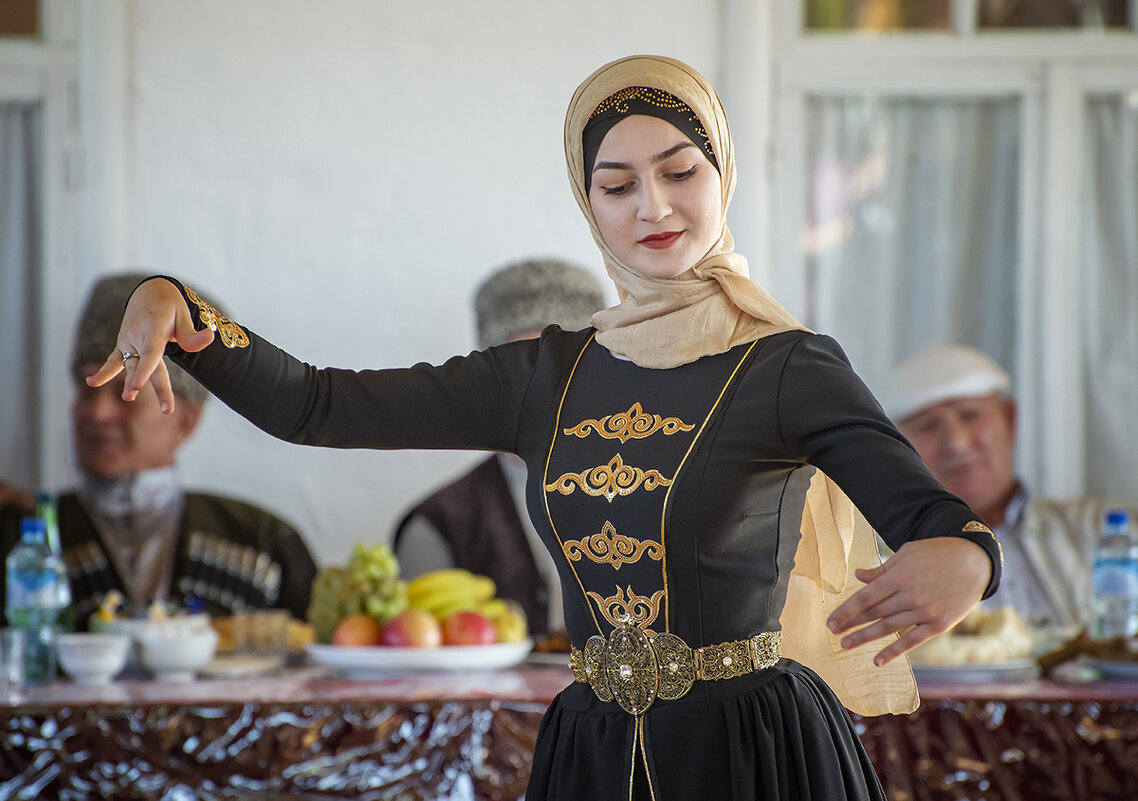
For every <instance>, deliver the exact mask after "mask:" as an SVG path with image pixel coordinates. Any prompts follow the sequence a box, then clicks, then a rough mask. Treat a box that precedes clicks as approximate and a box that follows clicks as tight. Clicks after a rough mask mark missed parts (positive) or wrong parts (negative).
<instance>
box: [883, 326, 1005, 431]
mask: <svg viewBox="0 0 1138 801" xmlns="http://www.w3.org/2000/svg"><path fill="white" fill-rule="evenodd" d="M1011 386H1012V382H1011V378H1010V377H1009V376H1008V373H1007V371H1006V370H1004V369H1003V368H1002V367H1000V365H998V364H996V363H995V362H994V361H992V360H991V359H990V358H988V357H987V356H985V355H984V354H983V353H981V352H980V351H978V350H976V349H975V348H969V347H965V346H963V345H930V346H928V347H927V348H925V349H924V350H922V351H920V352H918V353H916V354H914V355H913V356H910V357H909V358H908V359H906V360H905V361H903V362H901V363H900V364H898V365H897V366H896V367H894V368H893V372H892V373H891V374H890V376H889V384H888V386H887V388H886V391H885V395H884V399H883V401H882V405H883V406H884V407H885V413H886V414H888V415H889V416H890V417H891V418H892V419H893V420H894V421H895V422H897V421H901V420H904V419H905V418H906V417H909V416H911V415H914V414H916V413H917V412H919V411H921V410H922V409H925V408H927V407H929V406H932V405H934V404H937V403H943V402H944V401H948V400H955V399H957V398H979V397H983V396H985V395H997V394H998V395H1006V394H1008V392H1009V391H1010V390H1011Z"/></svg>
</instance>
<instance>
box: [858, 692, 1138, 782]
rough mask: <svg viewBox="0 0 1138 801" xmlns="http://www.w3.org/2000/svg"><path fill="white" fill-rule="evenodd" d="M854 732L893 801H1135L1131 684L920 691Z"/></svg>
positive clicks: (1137, 740)
mask: <svg viewBox="0 0 1138 801" xmlns="http://www.w3.org/2000/svg"><path fill="white" fill-rule="evenodd" d="M920 691H921V706H920V708H919V709H918V710H917V711H916V712H914V713H912V714H911V715H905V716H893V715H885V716H882V717H876V718H857V717H855V721H854V725H855V728H856V729H857V732H858V734H859V735H860V737H861V740H862V744H863V745H864V746H865V748H866V751H867V752H868V753H869V757H870V759H871V760H872V761H873V764H874V766H875V767H876V768H877V772H878V775H879V776H880V778H881V782H882V784H883V785H884V786H885V789H886V792H887V794H888V797H889V799H890V801H961V800H962V799H976V801H979V800H980V799H985V800H986V801H1050V800H1051V799H1054V801H1135V800H1136V799H1138V683H1134V682H1130V683H1121V682H1094V683H1087V684H1067V683H1059V682H1051V681H1027V682H1022V683H1015V684H1005V683H998V684H948V683H938V684H926V683H922V684H921V685H920Z"/></svg>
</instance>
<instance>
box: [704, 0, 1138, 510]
mask: <svg viewBox="0 0 1138 801" xmlns="http://www.w3.org/2000/svg"><path fill="white" fill-rule="evenodd" d="M1131 3H1132V14H1131V17H1132V19H1134V20H1135V22H1136V25H1138V13H1134V12H1136V11H1138V0H1131ZM745 4H746V0H729V5H731V6H739V5H745ZM974 9H975V0H957V2H956V4H955V8H954V14H955V17H954V18H955V19H956V20H957V30H956V31H955V32H926V31H915V32H890V33H887V34H867V33H861V32H851V33H849V34H843V33H835V32H833V31H826V32H820V33H810V32H808V31H803V29H802V12H801V0H774V2H773V3H771V4H770V5H769V6H767V9H766V11H767V18H766V20H765V21H766V23H767V24H768V25H769V26H770V30H771V32H772V33H771V35H770V37H769V39H768V40H767V41H766V49H765V52H767V53H769V57H768V59H767V62H768V63H767V64H766V65H765V68H764V74H765V75H769V81H770V85H769V88H768V89H767V91H766V92H765V98H764V96H760V95H757V94H754V93H752V96H753V97H755V98H756V99H758V100H760V101H763V100H764V99H765V100H766V102H767V103H768V106H767V107H766V108H765V109H764V110H763V111H761V112H759V114H758V115H757V116H759V117H760V118H762V119H765V120H766V122H767V128H766V130H765V132H764V140H763V142H762V145H764V146H765V148H766V150H767V152H768V156H769V157H768V163H767V165H766V171H765V176H764V178H765V181H764V183H763V186H762V187H761V189H760V193H761V198H760V199H759V200H758V201H754V202H753V203H752V205H754V206H755V207H757V208H761V209H765V210H769V214H768V216H767V219H765V220H760V221H758V222H757V226H758V230H759V231H760V232H761V234H762V235H763V241H765V242H766V245H767V247H766V250H765V255H766V259H764V262H765V266H764V268H763V269H761V270H759V271H756V272H753V275H754V277H755V278H756V280H758V281H760V282H761V283H764V284H765V285H766V286H767V287H768V288H770V289H771V291H772V292H773V293H774V294H775V296H776V297H778V298H779V299H780V300H782V301H783V302H784V303H785V304H786V305H787V306H788V308H790V310H791V311H792V312H797V311H798V310H800V309H802V308H803V303H802V300H803V297H804V293H805V289H806V271H805V270H804V269H803V267H804V264H805V261H804V259H803V258H802V255H801V252H800V249H799V244H798V243H799V242H800V241H801V236H802V227H803V219H802V211H801V210H802V209H803V208H804V197H805V194H804V193H805V184H804V181H805V174H806V173H805V169H806V164H805V153H804V150H803V145H804V137H803V132H804V120H805V109H806V100H807V98H808V97H809V96H811V95H848V94H852V93H858V94H883V95H893V96H925V97H954V96H955V97H980V96H992V95H1002V96H1008V95H1014V96H1016V97H1018V98H1019V99H1020V104H1021V109H1022V123H1021V134H1022V136H1023V139H1022V145H1021V149H1020V158H1021V164H1020V175H1021V186H1020V187H1019V196H1020V208H1021V215H1022V216H1021V219H1020V221H1019V232H1018V233H1019V236H1020V262H1019V264H1018V265H1017V266H1016V269H1017V273H1018V274H1017V285H1018V287H1019V316H1018V320H1019V322H1018V326H1017V358H1016V364H1015V365H1013V366H1012V368H1013V371H1014V373H1015V374H1016V376H1017V379H1018V394H1019V406H1020V436H1019V442H1018V450H1019V453H1018V457H1019V459H1018V461H1019V467H1020V471H1021V473H1022V475H1023V476H1024V477H1025V479H1026V480H1027V481H1028V482H1029V483H1030V485H1031V486H1032V487H1034V488H1035V489H1036V491H1037V492H1040V493H1042V494H1044V495H1051V496H1064V495H1076V494H1082V493H1084V492H1085V491H1086V489H1087V487H1086V465H1085V452H1084V441H1085V436H1084V435H1085V431H1084V427H1083V422H1082V421H1083V420H1084V416H1083V409H1084V405H1085V404H1084V398H1083V394H1082V386H1081V383H1080V382H1079V380H1078V378H1079V376H1080V375H1081V374H1082V359H1083V350H1082V342H1081V339H1080V336H1081V331H1082V326H1081V324H1080V322H1081V321H1077V322H1076V323H1075V324H1074V325H1071V326H1065V327H1063V328H1059V327H1057V326H1053V325H1049V324H1048V321H1051V320H1057V319H1070V314H1071V307H1072V301H1071V299H1072V298H1078V297H1080V285H1079V273H1078V270H1077V269H1072V265H1077V264H1078V247H1079V243H1078V235H1079V229H1078V227H1077V226H1071V225H1070V220H1072V219H1080V215H1079V206H1078V202H1079V194H1080V192H1079V189H1080V181H1081V177H1082V168H1083V164H1082V159H1081V156H1080V155H1079V154H1081V153H1082V152H1083V151H1082V147H1083V130H1084V129H1083V125H1084V122H1085V117H1084V109H1085V101H1086V98H1087V97H1088V96H1089V95H1092V94H1101V93H1103V92H1112V91H1115V92H1117V91H1129V90H1133V89H1134V88H1135V87H1138V35H1136V32H1135V31H1133V30H1118V29H1112V30H1107V31H1089V30H1081V29H1070V30H1039V31H1037V30H1024V31H1022V32H1012V33H1009V32H1006V31H1002V30H1001V31H999V32H987V31H972V30H970V28H971V26H970V25H969V24H968V16H967V15H968V13H969V11H970V10H971V11H972V12H974ZM728 18H730V14H728ZM973 18H974V13H973ZM747 35H748V29H747V28H746V27H742V28H733V27H732V28H728V29H727V33H726V36H727V37H728V50H729V52H734V51H738V50H745V49H746V48H747V45H746V43H745V42H744V41H742V40H741V37H746V36H747ZM1072 154H1074V156H1073V157H1072ZM1060 455H1061V457H1062V458H1059V457H1060Z"/></svg>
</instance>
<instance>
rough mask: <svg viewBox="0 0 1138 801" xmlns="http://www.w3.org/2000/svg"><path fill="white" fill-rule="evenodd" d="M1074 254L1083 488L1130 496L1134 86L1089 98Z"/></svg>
mask: <svg viewBox="0 0 1138 801" xmlns="http://www.w3.org/2000/svg"><path fill="white" fill-rule="evenodd" d="M1084 142H1085V143H1086V147H1085V156H1084V169H1083V191H1082V196H1083V199H1084V202H1083V203H1081V204H1080V205H1081V207H1082V209H1083V219H1082V226H1081V227H1082V237H1081V252H1080V256H1081V261H1082V264H1081V265H1079V271H1080V274H1081V275H1084V276H1085V277H1086V294H1085V295H1084V297H1083V303H1082V305H1083V309H1082V312H1083V320H1085V321H1086V328H1085V331H1084V336H1083V338H1082V339H1083V347H1084V349H1085V353H1084V354H1083V364H1084V366H1085V369H1084V371H1083V375H1082V377H1081V378H1082V382H1083V389H1084V392H1085V393H1086V403H1085V409H1086V419H1085V421H1084V425H1085V430H1086V449H1087V451H1086V471H1087V490H1088V492H1089V493H1091V494H1094V495H1100V496H1102V497H1106V498H1112V499H1115V500H1118V501H1130V502H1134V501H1138V90H1136V91H1133V92H1130V93H1129V94H1123V95H1112V96H1098V97H1092V98H1090V99H1089V100H1088V102H1087V117H1086V129H1085V136H1084Z"/></svg>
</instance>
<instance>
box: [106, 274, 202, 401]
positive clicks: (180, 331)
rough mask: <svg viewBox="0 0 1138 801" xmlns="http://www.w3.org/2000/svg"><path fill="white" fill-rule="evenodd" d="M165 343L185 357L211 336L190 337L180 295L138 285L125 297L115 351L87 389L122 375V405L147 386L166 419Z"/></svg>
mask: <svg viewBox="0 0 1138 801" xmlns="http://www.w3.org/2000/svg"><path fill="white" fill-rule="evenodd" d="M167 342H177V343H178V345H179V346H180V347H181V348H182V349H183V350H186V351H191V352H194V351H199V350H201V349H202V348H204V347H205V346H207V345H208V344H209V343H210V342H213V331H211V330H210V329H208V328H206V329H204V330H202V331H195V330H194V323H193V320H192V318H191V317H190V308H189V306H187V305H186V301H185V298H183V297H182V293H181V292H179V291H178V288H177V287H176V286H174V284H172V283H170V282H169V281H167V280H166V279H164V278H153V279H150V280H148V281H145V282H144V283H142V284H141V285H139V287H138V289H136V290H135V291H134V294H133V295H131V296H130V301H129V302H128V303H127V304H126V311H124V312H123V319H122V325H121V326H120V327H119V335H118V340H117V341H116V343H115V350H114V351H113V352H112V353H111V354H110V355H109V356H107V360H106V361H105V362H103V366H102V367H100V368H99V369H98V371H97V372H96V373H95V374H94V375H92V376H88V377H87V384H88V385H89V386H92V387H99V386H102V385H103V384H105V383H107V382H108V381H110V380H111V379H112V378H114V377H115V376H116V375H118V374H119V371H120V370H125V371H126V380H125V382H124V384H123V393H122V398H123V400H125V401H132V400H134V399H135V398H136V397H138V393H139V390H141V389H142V388H143V387H144V386H146V382H147V381H149V382H150V383H151V384H152V385H153V386H154V391H155V393H156V394H157V395H158V405H159V406H161V407H162V412H163V413H164V414H169V413H170V412H172V411H174V392H173V390H171V388H170V375H169V373H168V372H167V371H166V363H165V362H164V361H163V360H162V355H163V353H165V350H166V343H167Z"/></svg>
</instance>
